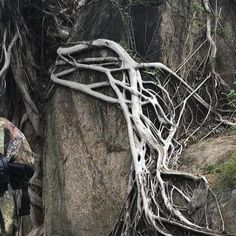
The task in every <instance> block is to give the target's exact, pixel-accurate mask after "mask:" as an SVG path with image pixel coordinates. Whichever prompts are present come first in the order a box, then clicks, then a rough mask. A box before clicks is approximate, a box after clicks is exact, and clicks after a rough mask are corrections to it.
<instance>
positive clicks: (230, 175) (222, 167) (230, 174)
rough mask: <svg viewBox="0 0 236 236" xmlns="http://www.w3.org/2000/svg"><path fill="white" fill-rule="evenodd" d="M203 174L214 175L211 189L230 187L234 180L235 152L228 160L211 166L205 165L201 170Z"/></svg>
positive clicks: (235, 172) (235, 168)
mask: <svg viewBox="0 0 236 236" xmlns="http://www.w3.org/2000/svg"><path fill="white" fill-rule="evenodd" d="M203 170H204V172H205V174H214V175H215V177H216V178H214V181H213V187H214V188H217V189H219V188H220V189H221V188H224V187H231V186H232V185H233V184H234V182H235V179H236V152H234V153H232V154H231V157H230V159H229V160H227V161H225V162H223V163H222V162H221V163H217V164H213V165H206V166H204V168H203Z"/></svg>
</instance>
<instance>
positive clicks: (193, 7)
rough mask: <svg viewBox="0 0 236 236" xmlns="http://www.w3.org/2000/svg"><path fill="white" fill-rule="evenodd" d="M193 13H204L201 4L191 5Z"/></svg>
mask: <svg viewBox="0 0 236 236" xmlns="http://www.w3.org/2000/svg"><path fill="white" fill-rule="evenodd" d="M192 9H193V11H196V12H197V13H201V12H204V8H203V6H202V4H201V2H194V3H193V5H192Z"/></svg>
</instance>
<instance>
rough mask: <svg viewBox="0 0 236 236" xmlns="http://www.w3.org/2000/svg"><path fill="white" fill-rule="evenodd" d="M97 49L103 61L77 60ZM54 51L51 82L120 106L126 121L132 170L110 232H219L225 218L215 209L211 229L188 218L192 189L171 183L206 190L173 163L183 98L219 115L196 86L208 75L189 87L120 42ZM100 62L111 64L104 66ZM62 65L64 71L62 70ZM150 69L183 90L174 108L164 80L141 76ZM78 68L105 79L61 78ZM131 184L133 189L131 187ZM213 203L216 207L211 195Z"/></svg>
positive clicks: (177, 151) (196, 178) (84, 44)
mask: <svg viewBox="0 0 236 236" xmlns="http://www.w3.org/2000/svg"><path fill="white" fill-rule="evenodd" d="M96 49H100V50H106V51H110V53H112V56H107V57H104V58H102V59H101V57H100V56H98V57H94V58H92V57H88V58H83V59H77V56H78V55H80V54H82V53H83V52H85V51H86V52H88V53H89V52H92V51H96ZM57 53H58V60H57V62H56V66H55V68H54V70H53V72H52V74H51V80H52V81H53V82H55V83H56V84H59V85H62V86H65V87H68V88H71V89H75V90H78V91H81V92H83V93H86V94H88V95H91V96H93V97H95V98H97V99H100V100H103V101H105V102H110V103H115V104H119V106H120V108H121V109H122V111H123V114H124V117H125V120H126V124H127V128H128V134H129V141H130V147H131V154H132V157H133V166H134V171H133V172H131V177H130V179H131V181H130V186H129V189H130V194H129V197H128V198H127V201H126V204H125V207H124V208H123V211H122V213H121V217H120V220H119V222H118V223H117V225H116V227H115V229H114V231H113V232H112V233H111V235H132V234H131V232H136V233H137V232H138V230H139V227H140V226H139V224H140V222H142V228H146V229H147V230H148V229H150V228H152V229H154V231H156V232H159V233H160V234H162V235H172V233H171V230H170V229H171V228H176V227H177V228H181V229H182V230H184V231H186V232H193V233H199V234H202V235H214V236H216V235H222V233H221V232H222V231H224V221H223V218H222V217H221V213H220V209H219V222H220V223H219V222H218V223H219V224H218V225H212V224H211V229H210V228H209V218H210V216H209V215H205V219H206V220H205V222H198V223H195V222H193V220H192V219H191V215H189V214H188V213H187V211H186V209H187V206H188V205H189V204H192V201H193V199H194V197H193V196H194V191H189V189H186V188H185V187H184V186H183V185H180V184H177V185H176V184H175V183H174V182H175V181H177V180H176V179H179V180H181V181H184V182H185V183H187V182H189V183H190V184H191V185H192V186H195V189H197V185H196V184H198V183H199V182H203V184H202V186H203V188H204V191H203V192H204V193H206V192H208V191H209V185H208V183H207V180H206V179H205V178H204V177H199V176H195V175H192V174H188V173H183V172H178V171H176V170H175V169H173V166H176V164H177V161H178V158H179V156H180V155H181V151H182V147H181V145H180V144H179V143H178V142H177V141H175V138H176V132H177V130H178V129H179V127H180V122H181V120H182V117H183V114H184V112H185V108H186V104H187V102H188V100H189V99H195V101H197V102H198V104H199V105H201V106H202V107H204V108H205V109H207V110H209V111H210V112H211V113H213V114H215V115H217V116H219V113H218V112H216V111H215V110H213V109H212V107H211V106H210V105H209V104H208V103H207V102H206V101H204V99H203V98H201V97H200V96H199V95H198V94H197V90H198V89H199V88H200V87H201V86H202V84H204V83H205V81H206V80H207V79H208V78H209V77H210V76H209V77H207V78H206V79H205V80H204V81H203V82H202V83H201V84H200V85H199V86H198V87H197V88H196V89H195V90H193V89H192V88H191V87H190V86H189V85H188V84H187V83H186V82H185V81H184V80H183V79H182V78H181V77H179V76H178V75H177V74H176V73H174V72H173V71H172V70H170V69H169V68H167V67H166V66H165V65H163V64H162V63H137V62H135V61H134V60H133V59H132V58H131V57H130V56H129V54H128V53H127V52H126V51H125V50H124V49H123V48H122V47H121V46H120V45H118V44H117V43H115V42H113V41H110V40H105V39H98V40H94V41H92V42H81V43H78V44H77V45H74V46H71V47H65V48H59V49H58V50H57ZM104 61H106V62H107V61H112V62H116V63H115V64H108V65H107V64H105V65H104V63H103V62H104ZM63 66H64V68H66V69H63ZM150 70H152V71H154V73H155V71H162V72H163V73H165V74H167V75H168V74H170V75H171V76H172V77H173V78H175V79H176V80H175V83H177V84H178V86H180V87H181V88H183V89H184V91H185V92H187V95H186V96H185V97H183V98H182V102H180V103H179V104H178V105H177V106H176V102H175V101H174V100H173V99H172V94H171V92H169V91H168V88H167V87H166V86H165V85H164V81H161V76H156V77H155V78H154V80H147V79H144V78H143V72H144V71H150ZM79 71H93V72H96V73H100V74H103V75H105V78H106V79H105V80H104V81H101V82H96V83H90V82H89V81H87V82H86V83H85V84H82V83H80V82H74V81H69V80H67V79H66V78H67V77H68V76H70V75H71V74H72V73H74V75H76V73H77V72H79ZM151 74H152V73H151ZM103 87H110V88H112V90H113V91H114V96H112V95H107V94H104V92H102V90H100V89H101V88H103ZM207 114H209V112H208V113H207ZM133 176H135V177H133ZM174 180H175V181H174ZM177 183H178V181H177ZM134 185H135V187H131V186H134ZM207 196H208V195H207ZM178 197H180V198H181V202H183V204H182V207H180V206H177V205H176V204H175V203H174V202H175V201H176V199H177V198H178ZM214 201H215V204H216V206H218V205H219V204H218V202H217V199H216V198H214ZM207 202H209V198H208V197H206V199H205V204H204V206H207V205H209V204H207ZM167 225H168V227H167Z"/></svg>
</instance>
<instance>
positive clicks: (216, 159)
mask: <svg viewBox="0 0 236 236" xmlns="http://www.w3.org/2000/svg"><path fill="white" fill-rule="evenodd" d="M235 151H236V133H235V132H232V133H231V134H229V135H227V136H221V137H218V138H210V139H208V140H205V141H202V142H200V143H196V144H193V145H190V146H189V147H188V148H187V149H186V150H185V152H184V156H183V158H182V166H181V167H180V169H181V170H184V171H187V172H189V173H195V174H198V175H203V174H204V167H206V166H207V165H212V164H217V163H222V162H225V161H227V160H229V159H230V157H231V154H232V153H235ZM206 177H207V179H208V180H209V182H210V184H211V185H213V184H212V180H214V178H216V176H214V175H206ZM212 187H213V188H214V186H212ZM215 193H216V194H217V198H218V199H219V203H220V206H221V210H222V215H223V218H224V220H225V228H226V230H227V231H228V232H231V233H235V232H236V224H235V218H234V216H235V214H236V182H234V183H232V186H230V187H222V188H217V189H215ZM216 211H217V210H216V208H215V209H213V213H212V214H211V217H212V221H213V222H214V221H215V222H217V221H218V220H219V219H217V218H216V217H215V215H217V214H216V213H217V212H216Z"/></svg>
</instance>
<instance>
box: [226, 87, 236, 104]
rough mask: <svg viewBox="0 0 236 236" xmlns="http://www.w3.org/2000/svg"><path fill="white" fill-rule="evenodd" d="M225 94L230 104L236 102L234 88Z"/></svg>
mask: <svg viewBox="0 0 236 236" xmlns="http://www.w3.org/2000/svg"><path fill="white" fill-rule="evenodd" d="M225 95H226V99H227V101H228V104H229V105H230V104H233V103H236V91H235V90H234V89H230V90H229V92H228V93H226V94H225Z"/></svg>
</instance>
